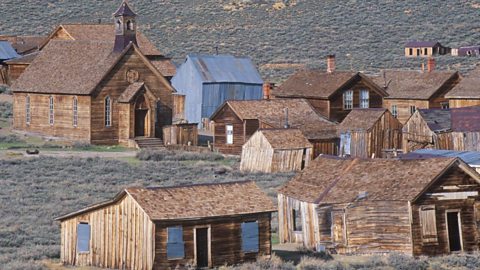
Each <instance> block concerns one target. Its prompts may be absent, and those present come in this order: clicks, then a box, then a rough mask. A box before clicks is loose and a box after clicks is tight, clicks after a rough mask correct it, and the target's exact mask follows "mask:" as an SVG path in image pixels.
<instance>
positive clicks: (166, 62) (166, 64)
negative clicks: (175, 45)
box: [150, 58, 177, 77]
mask: <svg viewBox="0 0 480 270" xmlns="http://www.w3.org/2000/svg"><path fill="white" fill-rule="evenodd" d="M150 62H151V63H152V64H153V65H154V66H155V67H156V68H157V69H158V71H160V73H162V75H163V76H165V77H173V76H174V75H175V74H176V73H177V67H176V66H175V64H173V63H172V60H171V59H170V58H155V59H150Z"/></svg>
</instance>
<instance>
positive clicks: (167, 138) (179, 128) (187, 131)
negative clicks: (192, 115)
mask: <svg viewBox="0 0 480 270" xmlns="http://www.w3.org/2000/svg"><path fill="white" fill-rule="evenodd" d="M197 126H198V125H197V124H195V123H194V124H176V125H171V126H165V127H164V128H163V142H164V143H165V145H170V144H181V145H188V144H190V145H194V146H195V145H198V130H197Z"/></svg>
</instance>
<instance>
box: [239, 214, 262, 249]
mask: <svg viewBox="0 0 480 270" xmlns="http://www.w3.org/2000/svg"><path fill="white" fill-rule="evenodd" d="M258 243H259V241H258V222H257V221H253V222H244V223H242V251H243V252H245V253H247V252H258Z"/></svg>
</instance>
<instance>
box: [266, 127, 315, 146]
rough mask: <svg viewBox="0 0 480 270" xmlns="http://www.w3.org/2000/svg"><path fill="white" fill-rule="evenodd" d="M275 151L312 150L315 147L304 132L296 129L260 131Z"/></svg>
mask: <svg viewBox="0 0 480 270" xmlns="http://www.w3.org/2000/svg"><path fill="white" fill-rule="evenodd" d="M257 132H260V133H262V134H263V136H264V137H265V138H266V139H267V141H268V142H269V143H270V146H272V148H273V149H301V148H312V147H313V145H312V144H311V143H310V142H309V141H308V140H307V138H305V136H304V135H303V133H302V131H300V130H299V129H296V128H288V129H286V128H278V129H260V130H258V131H257Z"/></svg>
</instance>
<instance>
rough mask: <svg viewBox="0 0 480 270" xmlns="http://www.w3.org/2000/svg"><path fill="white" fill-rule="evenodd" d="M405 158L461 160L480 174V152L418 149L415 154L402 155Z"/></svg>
mask: <svg viewBox="0 0 480 270" xmlns="http://www.w3.org/2000/svg"><path fill="white" fill-rule="evenodd" d="M400 157H402V158H403V157H405V158H428V157H446V158H452V157H455V158H460V159H461V160H463V161H464V162H465V163H467V164H468V166H470V167H472V168H473V169H475V171H477V172H478V173H480V152H478V151H453V150H441V149H440V150H439V149H418V150H415V151H413V152H410V153H407V154H405V155H401V156H400Z"/></svg>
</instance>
